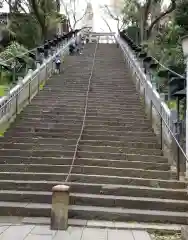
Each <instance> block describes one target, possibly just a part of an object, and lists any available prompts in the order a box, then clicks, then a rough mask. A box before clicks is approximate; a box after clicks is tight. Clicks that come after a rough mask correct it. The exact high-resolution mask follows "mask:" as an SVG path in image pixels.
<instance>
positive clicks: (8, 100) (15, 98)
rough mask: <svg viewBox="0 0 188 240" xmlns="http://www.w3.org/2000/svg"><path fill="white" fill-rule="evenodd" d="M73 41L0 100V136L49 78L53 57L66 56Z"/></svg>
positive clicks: (52, 68) (52, 67) (58, 50)
mask: <svg viewBox="0 0 188 240" xmlns="http://www.w3.org/2000/svg"><path fill="white" fill-rule="evenodd" d="M73 41H74V38H72V39H70V40H69V41H68V42H67V43H64V45H63V46H61V47H60V48H59V49H57V51H56V52H55V53H54V54H53V55H52V56H50V57H49V58H48V59H47V60H45V61H44V63H43V64H42V65H40V66H39V67H38V68H37V69H36V70H34V71H31V72H29V73H28V74H27V75H26V76H25V78H24V79H23V80H21V81H20V82H19V83H18V84H17V85H16V86H15V87H14V88H13V89H11V90H10V92H9V93H8V95H7V96H4V97H2V98H1V99H0V134H2V133H3V132H4V131H5V129H6V128H7V127H8V126H9V124H10V122H11V121H13V120H14V119H15V117H16V115H17V114H18V113H20V111H21V110H22V109H23V108H24V107H25V106H26V105H27V104H28V103H29V102H30V101H31V100H32V98H33V97H34V96H35V95H36V94H37V92H38V91H39V90H40V88H41V87H42V86H43V85H44V83H45V81H46V80H47V79H48V78H49V77H51V75H52V74H53V72H54V69H55V65H54V58H55V55H56V54H60V55H61V57H64V56H65V55H67V54H68V50H69V45H70V44H71V43H72V42H73Z"/></svg>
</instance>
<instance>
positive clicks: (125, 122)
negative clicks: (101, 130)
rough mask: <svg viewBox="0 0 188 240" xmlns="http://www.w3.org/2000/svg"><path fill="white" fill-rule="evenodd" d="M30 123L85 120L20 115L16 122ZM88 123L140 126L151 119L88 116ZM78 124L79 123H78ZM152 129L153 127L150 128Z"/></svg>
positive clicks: (79, 120) (80, 120)
mask: <svg viewBox="0 0 188 240" xmlns="http://www.w3.org/2000/svg"><path fill="white" fill-rule="evenodd" d="M26 120H27V122H28V123H34V124H35V123H41V122H42V123H45V122H44V121H45V120H48V122H47V124H54V123H56V124H58V123H59V124H62V123H63V124H74V123H75V124H76V123H77V121H78V122H79V123H80V122H83V116H82V117H78V116H74V117H72V118H71V117H67V118H66V117H64V119H58V117H57V116H54V118H50V119H48V118H47V119H46V117H44V116H41V117H28V119H27V118H26V117H24V115H23V116H19V117H18V119H17V120H16V123H20V122H22V123H23V121H24V123H23V125H24V124H25V122H26ZM85 122H86V124H87V125H89V126H91V125H98V126H100V125H105V126H114V127H115V126H125V125H135V126H138V125H139V124H140V126H142V125H144V126H149V121H148V120H147V119H145V120H143V119H142V120H140V121H139V120H138V119H136V120H135V119H134V118H128V119H114V120H106V119H105V120H104V119H103V120H102V119H96V118H94V119H93V120H90V119H88V118H86V120H85ZM77 124H78V123H77ZM150 129H151V128H150Z"/></svg>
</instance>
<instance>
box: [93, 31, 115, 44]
mask: <svg viewBox="0 0 188 240" xmlns="http://www.w3.org/2000/svg"><path fill="white" fill-rule="evenodd" d="M114 35H115V33H108V32H107V33H106V32H101V33H97V32H90V33H89V42H90V43H92V42H99V43H109V44H111V43H115V39H114Z"/></svg>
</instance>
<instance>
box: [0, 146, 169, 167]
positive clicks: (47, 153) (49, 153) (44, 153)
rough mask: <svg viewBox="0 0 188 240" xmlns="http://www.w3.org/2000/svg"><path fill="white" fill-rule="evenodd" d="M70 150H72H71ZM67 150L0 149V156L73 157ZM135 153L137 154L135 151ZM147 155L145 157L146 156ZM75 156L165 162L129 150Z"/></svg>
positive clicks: (83, 152) (72, 151)
mask: <svg viewBox="0 0 188 240" xmlns="http://www.w3.org/2000/svg"><path fill="white" fill-rule="evenodd" d="M71 149H72V150H71ZM71 149H69V150H62V151H60V150H45V149H31V150H20V149H1V150H0V153H1V156H4V157H5V156H11V155H14V156H20V157H60V158H65V157H73V155H74V150H75V147H72V148H71ZM137 152H139V151H138V150H137ZM146 154H147V155H146ZM77 156H78V157H79V158H98V159H112V160H116V159H119V160H127V159H134V160H141V159H143V158H145V157H146V158H147V159H148V158H149V161H152V162H153V161H155V160H156V161H158V162H162V163H163V162H167V159H166V158H164V157H162V158H160V155H158V156H157V155H152V153H150V154H148V153H145V154H144V153H143V154H142V155H140V154H139V153H137V154H136V153H134V151H133V152H132V153H131V150H130V149H129V152H127V153H123V152H119V153H110V152H108V151H107V152H85V151H79V150H78V152H77ZM146 161H147V160H146Z"/></svg>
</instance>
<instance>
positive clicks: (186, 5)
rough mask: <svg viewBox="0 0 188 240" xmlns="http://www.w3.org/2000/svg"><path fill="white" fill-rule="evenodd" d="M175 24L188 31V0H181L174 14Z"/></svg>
mask: <svg viewBox="0 0 188 240" xmlns="http://www.w3.org/2000/svg"><path fill="white" fill-rule="evenodd" d="M174 20H175V24H177V25H178V26H180V27H181V28H182V29H183V30H184V31H185V32H187V33H188V21H187V20H188V0H179V1H178V4H177V8H176V11H175V15H174Z"/></svg>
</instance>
